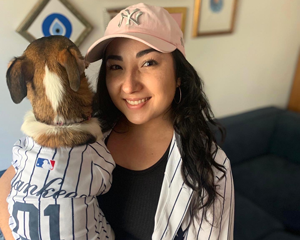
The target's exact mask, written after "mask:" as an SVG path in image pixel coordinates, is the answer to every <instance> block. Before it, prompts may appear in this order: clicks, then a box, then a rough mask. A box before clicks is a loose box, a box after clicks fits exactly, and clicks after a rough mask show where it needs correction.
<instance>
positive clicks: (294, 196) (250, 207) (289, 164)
mask: <svg viewBox="0 0 300 240" xmlns="http://www.w3.org/2000/svg"><path fill="white" fill-rule="evenodd" d="M218 120H219V122H220V123H221V124H222V125H223V126H224V127H225V128H226V131H227V136H226V139H225V142H224V143H223V144H221V143H220V135H218V134H217V133H216V137H217V139H218V141H219V144H220V145H221V147H222V148H223V150H224V151H225V152H226V154H227V156H228V157H229V159H230V160H231V164H232V171H233V178H234V184H235V206H236V208H235V228H234V229H235V230H234V231H235V232H234V235H235V237H234V239H235V240H300V114H299V113H294V112H290V111H286V110H282V109H279V108H276V107H266V108H262V109H258V110H254V111H250V112H246V113H242V114H237V115H234V116H230V117H226V118H222V119H218ZM214 131H215V129H214ZM0 174H1V173H0Z"/></svg>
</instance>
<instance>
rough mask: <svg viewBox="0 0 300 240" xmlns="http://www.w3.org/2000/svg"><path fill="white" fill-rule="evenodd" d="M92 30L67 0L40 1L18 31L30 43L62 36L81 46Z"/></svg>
mask: <svg viewBox="0 0 300 240" xmlns="http://www.w3.org/2000/svg"><path fill="white" fill-rule="evenodd" d="M91 30H92V25H91V24H89V23H88V21H87V20H86V19H85V18H84V17H83V16H82V15H80V13H79V12H78V11H77V10H76V9H75V8H74V7H73V6H72V5H71V4H70V3H69V2H68V1H67V0H40V1H39V2H38V3H37V4H36V5H35V6H34V8H33V9H32V10H31V11H30V12H29V14H28V15H27V16H26V18H25V19H24V20H23V22H22V23H21V24H20V26H19V27H18V28H17V30H16V31H17V32H18V33H20V34H21V35H22V36H23V37H24V38H26V39H27V40H28V41H29V42H32V41H33V40H35V39H37V38H41V37H44V36H50V35H62V36H66V37H68V38H69V39H70V40H71V41H73V42H74V43H75V44H76V45H77V46H79V45H80V44H81V43H82V42H83V40H84V39H85V38H86V36H87V35H88V34H89V33H90V31H91Z"/></svg>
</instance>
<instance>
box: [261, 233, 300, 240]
mask: <svg viewBox="0 0 300 240" xmlns="http://www.w3.org/2000/svg"><path fill="white" fill-rule="evenodd" d="M262 240H300V236H297V235H294V234H291V233H287V232H275V233H271V234H270V235H268V236H266V237H265V238H263V239H262Z"/></svg>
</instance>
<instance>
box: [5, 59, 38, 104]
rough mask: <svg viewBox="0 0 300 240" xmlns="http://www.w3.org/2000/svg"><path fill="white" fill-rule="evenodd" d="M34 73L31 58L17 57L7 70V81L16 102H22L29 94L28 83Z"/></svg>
mask: <svg viewBox="0 0 300 240" xmlns="http://www.w3.org/2000/svg"><path fill="white" fill-rule="evenodd" d="M33 75H34V66H33V64H32V62H31V61H30V60H27V59H25V58H22V57H20V58H15V60H13V61H12V62H11V63H9V67H8V69H7V71H6V83H7V86H8V89H9V92H10V96H11V98H12V100H13V101H14V103H20V102H21V101H22V100H23V99H24V98H25V97H26V96H27V87H26V83H27V82H29V81H31V80H32V78H33Z"/></svg>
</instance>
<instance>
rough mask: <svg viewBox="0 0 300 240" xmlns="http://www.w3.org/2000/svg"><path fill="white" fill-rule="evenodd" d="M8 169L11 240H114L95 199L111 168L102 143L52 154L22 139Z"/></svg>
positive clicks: (104, 187) (107, 182)
mask: <svg viewBox="0 0 300 240" xmlns="http://www.w3.org/2000/svg"><path fill="white" fill-rule="evenodd" d="M12 164H13V166H14V168H15V170H16V174H15V176H14V178H13V179H12V182H11V193H10V195H9V196H8V198H7V202H8V203H9V212H10V215H11V216H10V227H11V229H12V231H13V235H14V237H15V239H33V240H38V239H55V240H57V239H65V240H67V239H76V240H83V239H99V238H101V239H114V234H113V232H112V230H111V228H110V225H109V224H108V223H107V222H106V220H105V218H104V215H103V213H102V211H101V210H100V209H99V206H98V202H97V199H96V195H99V194H103V193H105V192H107V191H108V190H109V188H110V186H111V181H112V171H113V169H114V167H115V163H114V161H113V159H112V157H111V154H110V153H109V151H108V149H107V148H106V146H105V145H104V143H103V142H102V141H98V142H95V143H93V144H87V145H82V146H77V147H74V148H58V149H51V148H46V147H42V146H40V145H38V144H37V143H35V142H34V141H33V139H32V138H30V137H24V138H22V139H20V140H19V141H18V142H16V144H15V145H14V147H13V162H12Z"/></svg>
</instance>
